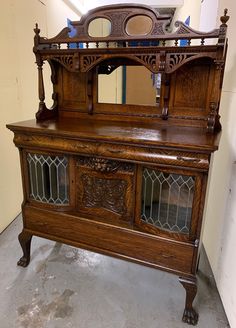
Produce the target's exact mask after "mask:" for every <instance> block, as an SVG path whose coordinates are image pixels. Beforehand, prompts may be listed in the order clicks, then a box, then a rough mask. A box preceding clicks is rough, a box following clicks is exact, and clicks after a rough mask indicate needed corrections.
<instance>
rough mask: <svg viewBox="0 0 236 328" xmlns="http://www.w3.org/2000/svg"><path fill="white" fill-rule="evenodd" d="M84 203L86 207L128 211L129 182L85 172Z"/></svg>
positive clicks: (118, 211)
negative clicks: (126, 200)
mask: <svg viewBox="0 0 236 328" xmlns="http://www.w3.org/2000/svg"><path fill="white" fill-rule="evenodd" d="M81 179H82V182H83V185H84V194H83V199H82V203H83V206H85V207H93V208H101V207H102V208H105V209H107V210H110V211H112V212H115V213H118V214H124V213H125V212H126V206H125V195H126V190H127V182H126V181H124V180H118V179H112V180H111V179H102V178H97V177H94V176H88V175H86V174H83V175H82V176H81Z"/></svg>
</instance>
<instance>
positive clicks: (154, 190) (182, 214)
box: [136, 167, 201, 240]
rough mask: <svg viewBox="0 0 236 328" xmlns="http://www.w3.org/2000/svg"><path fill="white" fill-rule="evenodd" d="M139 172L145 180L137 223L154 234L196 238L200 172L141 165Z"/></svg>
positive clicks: (140, 192) (138, 202) (140, 178)
mask: <svg viewBox="0 0 236 328" xmlns="http://www.w3.org/2000/svg"><path fill="white" fill-rule="evenodd" d="M138 175H139V180H141V181H142V183H141V187H140V190H139V192H138V199H137V213H136V222H138V224H139V225H140V226H142V227H143V228H144V229H145V230H148V231H150V232H153V233H155V234H159V235H168V236H172V237H174V238H175V237H177V238H178V239H184V240H186V239H191V237H194V234H195V230H196V223H197V218H198V210H197V208H198V206H199V205H200V202H199V199H200V197H199V196H200V189H201V175H200V174H198V173H195V172H194V173H193V172H188V171H184V170H168V169H162V168H157V167H142V168H140V169H139V174H138Z"/></svg>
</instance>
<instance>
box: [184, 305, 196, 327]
mask: <svg viewBox="0 0 236 328" xmlns="http://www.w3.org/2000/svg"><path fill="white" fill-rule="evenodd" d="M182 320H183V322H185V323H188V324H189V325H193V326H195V325H196V324H197V323H198V314H197V312H196V311H195V310H194V309H191V310H187V309H185V310H184V314H183V318H182Z"/></svg>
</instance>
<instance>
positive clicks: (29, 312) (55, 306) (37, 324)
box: [17, 289, 74, 328]
mask: <svg viewBox="0 0 236 328" xmlns="http://www.w3.org/2000/svg"><path fill="white" fill-rule="evenodd" d="M73 294H74V291H72V290H70V289H65V290H64V292H63V293H62V294H55V293H54V299H53V300H52V301H51V302H50V303H46V302H45V301H43V300H41V299H39V298H38V294H36V297H34V298H33V299H32V303H31V304H26V305H22V306H20V307H19V308H18V309H17V313H18V319H17V322H18V323H19V324H20V326H21V327H22V328H42V327H44V326H45V323H46V322H48V321H50V320H53V319H54V318H55V319H58V318H62V319H63V318H67V317H70V316H71V315H72V313H73V307H72V306H70V305H69V301H70V297H71V296H72V295H73Z"/></svg>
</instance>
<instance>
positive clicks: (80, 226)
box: [24, 206, 194, 274]
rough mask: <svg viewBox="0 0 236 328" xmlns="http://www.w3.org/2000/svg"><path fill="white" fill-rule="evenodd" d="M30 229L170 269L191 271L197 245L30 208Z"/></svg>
mask: <svg viewBox="0 0 236 328" xmlns="http://www.w3.org/2000/svg"><path fill="white" fill-rule="evenodd" d="M24 217H25V219H26V220H25V221H26V228H27V229H31V230H33V231H35V232H36V234H37V232H39V233H42V234H44V235H45V236H46V237H49V238H50V236H51V239H57V238H59V239H60V238H62V239H63V242H67V241H68V244H70V243H71V242H72V243H73V241H74V242H75V244H76V243H77V245H78V246H81V247H84V248H88V249H92V250H96V251H100V252H101V253H106V252H107V253H108V254H112V255H117V256H121V257H126V258H128V259H130V260H136V261H141V262H142V263H144V264H147V265H152V266H158V267H162V268H165V269H166V270H169V271H177V272H178V273H179V272H183V273H186V274H191V267H192V259H193V253H194V246H192V245H191V244H187V243H186V244H185V243H178V242H171V241H168V240H164V239H161V238H158V237H156V236H151V235H147V234H144V233H139V232H136V231H134V230H128V229H125V228H117V227H113V226H110V225H106V224H103V223H100V222H95V221H90V220H88V219H84V218H79V217H75V216H72V215H67V214H66V215H65V214H64V213H56V215H55V214H54V213H53V212H51V211H45V210H43V209H36V208H33V207H30V206H28V207H26V208H25V210H24Z"/></svg>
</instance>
